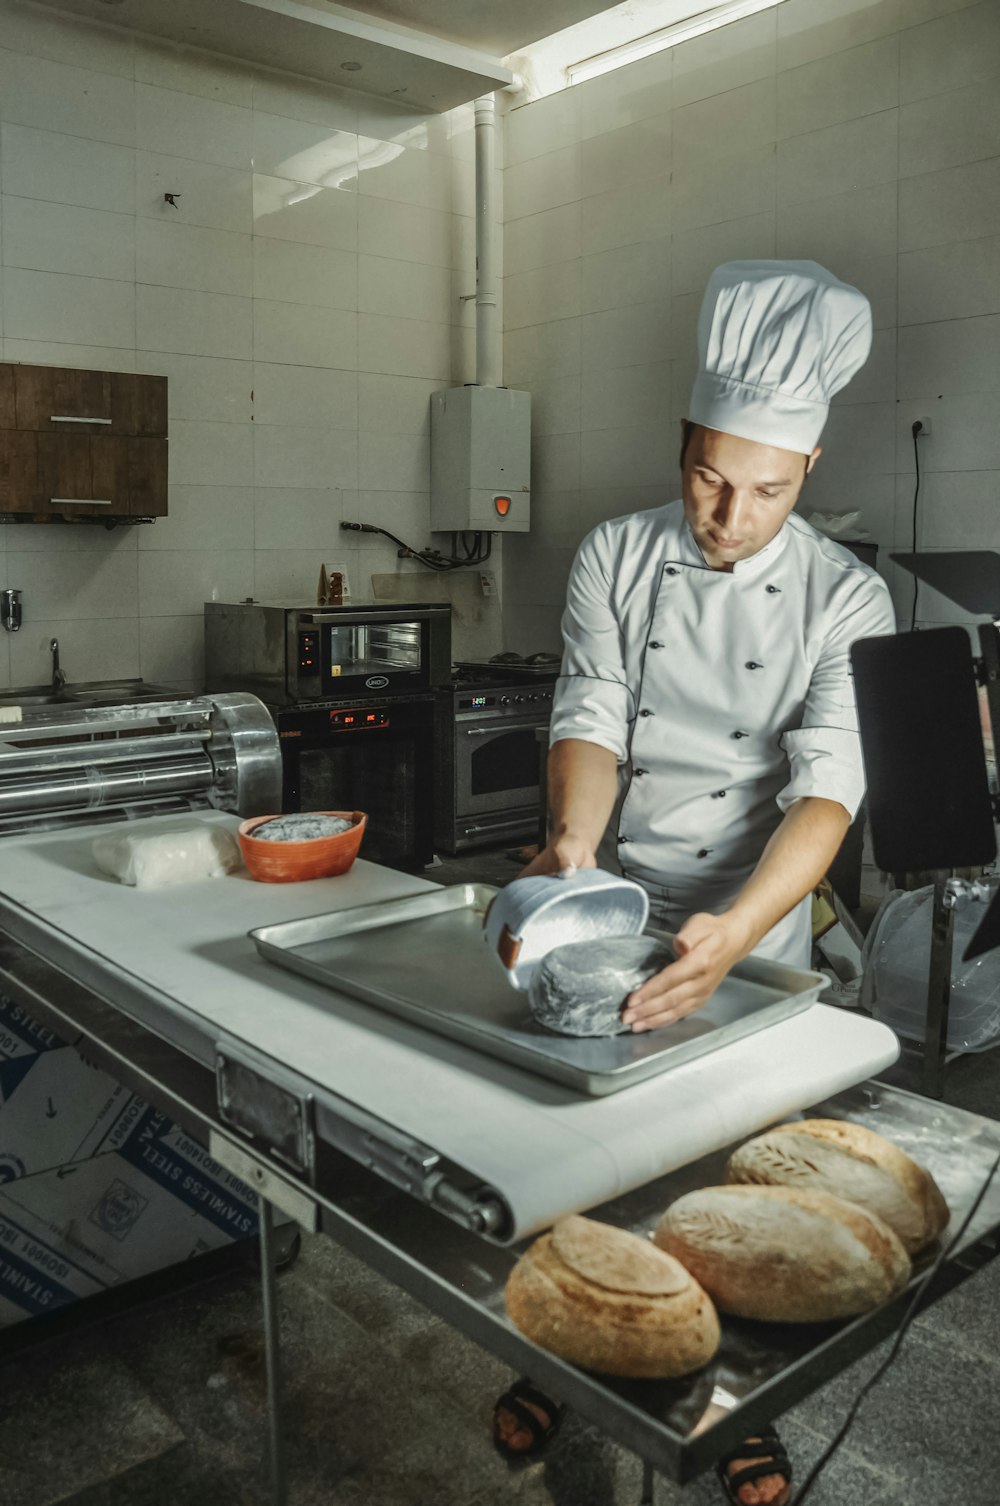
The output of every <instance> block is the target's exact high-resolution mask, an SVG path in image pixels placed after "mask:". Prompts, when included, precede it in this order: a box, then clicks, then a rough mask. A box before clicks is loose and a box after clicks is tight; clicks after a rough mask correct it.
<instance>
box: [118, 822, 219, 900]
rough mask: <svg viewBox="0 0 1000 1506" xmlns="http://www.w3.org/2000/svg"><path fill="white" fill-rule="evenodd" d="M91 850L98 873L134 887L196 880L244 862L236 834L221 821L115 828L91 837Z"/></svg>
mask: <svg viewBox="0 0 1000 1506" xmlns="http://www.w3.org/2000/svg"><path fill="white" fill-rule="evenodd" d="M92 851H93V854H94V862H95V863H96V864H97V866H98V868H99V869H100V870H101V872H102V873H106V874H108V875H109V876H110V877H111V878H116V879H117V880H118V882H119V883H120V884H132V885H134V887H135V888H136V889H158V888H161V887H162V886H163V885H165V884H197V883H201V882H202V881H203V880H205V879H210V878H223V877H224V876H225V875H226V874H227V873H233V872H235V870H236V869H237V868H242V866H243V859H242V857H241V855H240V850H239V847H238V846H237V844H236V840H235V838H234V837H233V835H232V833H231V832H228V831H226V829H225V827H222V826H206V825H198V826H195V825H187V826H177V827H171V828H169V829H164V828H163V827H160V829H159V830H158V831H149V832H144V831H141V830H140V831H135V830H134V829H133V830H130V829H129V828H127V827H126V828H121V827H119V828H118V829H117V830H115V831H112V832H108V833H106V834H105V835H104V836H101V837H96V838H95V839H94V843H93V847H92Z"/></svg>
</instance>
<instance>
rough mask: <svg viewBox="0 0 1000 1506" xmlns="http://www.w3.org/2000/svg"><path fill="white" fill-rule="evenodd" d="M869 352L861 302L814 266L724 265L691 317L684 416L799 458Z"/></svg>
mask: <svg viewBox="0 0 1000 1506" xmlns="http://www.w3.org/2000/svg"><path fill="white" fill-rule="evenodd" d="M871 343H872V315H871V307H870V305H869V303H868V299H867V298H866V297H865V295H864V294H863V293H859V292H858V289H857V288H852V287H851V286H850V285H849V284H848V283H846V282H840V281H839V280H838V279H837V278H836V277H834V276H833V274H832V273H830V272H828V271H827V270H826V268H825V267H821V266H819V264H818V263H817V262H814V261H729V262H725V263H723V265H722V266H721V267H716V269H715V271H714V272H713V273H712V275H711V277H710V278H709V279H708V286H707V288H706V289H705V297H704V299H703V300H702V305H701V313H700V314H699V316H698V375H697V377H696V378H695V384H694V388H693V390H692V393H691V406H690V407H689V409H688V417H689V418H690V419H691V420H692V421H693V422H694V423H698V424H704V425H706V427H707V428H709V429H721V430H723V432H724V433H726V434H738V435H740V436H741V437H742V438H743V439H753V440H756V441H757V442H758V443H759V444H771V445H777V446H778V447H779V448H780V449H783V450H796V451H798V452H799V453H800V454H803V455H808V454H810V453H811V451H812V450H813V449H814V448H815V445H816V441H817V440H818V439H819V436H820V434H821V433H822V431H823V425H824V424H825V422H826V415H827V412H828V410H829V406H830V399H831V397H832V396H833V394H834V393H835V392H839V391H840V389H841V387H844V386H846V385H847V383H848V382H849V381H850V379H851V377H852V376H853V375H854V373H855V372H856V371H857V370H858V368H859V367H860V366H863V365H864V363H865V361H866V360H867V358H868V352H869V350H870V349H871Z"/></svg>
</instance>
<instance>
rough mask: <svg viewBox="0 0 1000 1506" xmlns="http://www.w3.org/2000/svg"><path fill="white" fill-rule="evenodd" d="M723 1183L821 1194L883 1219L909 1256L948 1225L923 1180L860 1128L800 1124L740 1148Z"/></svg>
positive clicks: (885, 1143) (929, 1181) (834, 1122)
mask: <svg viewBox="0 0 1000 1506" xmlns="http://www.w3.org/2000/svg"><path fill="white" fill-rule="evenodd" d="M726 1179H727V1181H730V1182H743V1183H756V1184H758V1185H766V1186H771V1187H800V1188H804V1189H806V1190H809V1191H813V1192H829V1193H831V1194H832V1195H833V1196H834V1197H841V1198H846V1199H847V1201H848V1202H851V1203H857V1204H858V1205H859V1206H860V1207H862V1208H866V1209H867V1210H868V1212H869V1213H875V1214H877V1215H878V1216H879V1218H881V1219H884V1220H885V1222H886V1223H887V1224H888V1225H889V1227H890V1229H893V1230H895V1232H896V1233H897V1234H898V1235H899V1238H900V1239H901V1240H902V1242H903V1245H904V1247H905V1248H906V1249H907V1250H908V1251H909V1252H910V1254H911V1255H912V1254H913V1253H914V1251H916V1250H919V1249H921V1248H922V1247H923V1246H924V1245H925V1244H927V1243H928V1242H929V1241H930V1240H932V1239H936V1238H937V1236H938V1235H939V1234H940V1233H941V1231H942V1229H944V1228H945V1227H946V1226H947V1224H948V1218H949V1213H948V1204H947V1203H946V1202H945V1200H944V1198H943V1197H942V1196H941V1192H940V1190H939V1188H938V1186H937V1183H936V1182H935V1181H934V1178H933V1177H932V1176H931V1175H930V1173H929V1172H927V1171H925V1170H924V1168H923V1167H922V1166H918V1164H917V1162H916V1161H911V1159H910V1157H909V1156H908V1155H906V1153H905V1152H904V1151H902V1150H900V1148H899V1146H898V1145H893V1143H892V1141H891V1140H886V1139H884V1137H883V1136H882V1135H877V1134H875V1132H874V1131H873V1130H870V1129H865V1127H864V1126H863V1125H860V1124H847V1123H845V1122H844V1121H842V1120H840V1119H804V1120H802V1121H801V1123H798V1124H780V1125H778V1127H777V1128H776V1129H773V1130H769V1131H768V1132H767V1134H764V1135H758V1136H757V1137H756V1139H753V1140H749V1141H747V1143H746V1145H741V1146H740V1148H739V1150H737V1151H735V1152H734V1153H733V1155H732V1156H730V1158H729V1164H728V1166H727V1167H726Z"/></svg>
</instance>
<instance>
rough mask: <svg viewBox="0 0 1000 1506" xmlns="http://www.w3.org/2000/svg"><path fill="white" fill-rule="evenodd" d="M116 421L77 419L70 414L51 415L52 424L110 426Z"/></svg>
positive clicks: (108, 419)
mask: <svg viewBox="0 0 1000 1506" xmlns="http://www.w3.org/2000/svg"><path fill="white" fill-rule="evenodd" d="M113 422H114V420H113V419H110V418H76V417H75V416H73V415H71V414H69V413H50V414H49V423H50V424H110V423H113Z"/></svg>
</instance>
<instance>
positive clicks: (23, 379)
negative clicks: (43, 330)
mask: <svg viewBox="0 0 1000 1506" xmlns="http://www.w3.org/2000/svg"><path fill="white" fill-rule="evenodd" d="M166 511H167V379H166V377H159V376H137V375H133V374H131V373H129V372H118V371H74V370H71V369H69V368H66V367H59V366H19V365H15V364H11V363H5V364H0V513H9V514H17V515H19V516H21V517H24V518H25V519H26V520H27V519H28V518H31V519H33V520H36V521H42V520H44V521H51V519H52V518H54V517H55V518H67V519H70V518H80V517H91V518H104V519H106V520H109V521H110V520H118V521H120V520H125V519H130V518H158V517H164V516H165V515H166Z"/></svg>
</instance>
